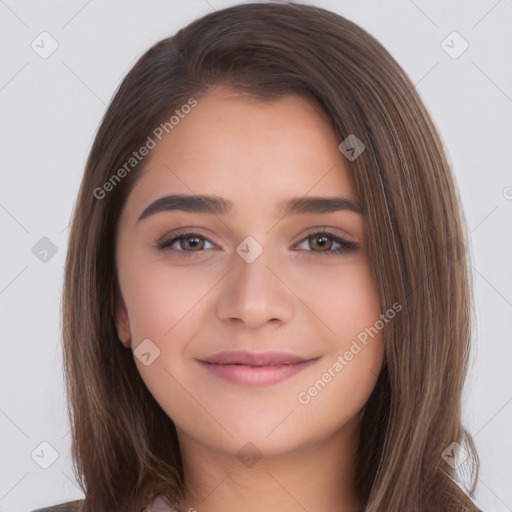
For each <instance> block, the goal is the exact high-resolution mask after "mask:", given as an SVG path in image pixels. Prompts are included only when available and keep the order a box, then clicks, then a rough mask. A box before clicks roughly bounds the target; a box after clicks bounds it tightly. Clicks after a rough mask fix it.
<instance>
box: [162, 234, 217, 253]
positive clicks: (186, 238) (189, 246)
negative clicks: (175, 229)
mask: <svg viewBox="0 0 512 512" xmlns="http://www.w3.org/2000/svg"><path fill="white" fill-rule="evenodd" d="M205 243H209V244H211V245H212V246H213V244H212V243H211V242H210V241H209V240H208V239H206V238H205V237H203V236H201V235H199V234H197V233H187V232H185V233H173V234H172V235H171V236H170V237H166V238H164V239H162V240H160V241H159V242H158V243H157V248H158V249H161V250H173V251H176V252H184V253H186V252H201V251H203V250H204V249H205Z"/></svg>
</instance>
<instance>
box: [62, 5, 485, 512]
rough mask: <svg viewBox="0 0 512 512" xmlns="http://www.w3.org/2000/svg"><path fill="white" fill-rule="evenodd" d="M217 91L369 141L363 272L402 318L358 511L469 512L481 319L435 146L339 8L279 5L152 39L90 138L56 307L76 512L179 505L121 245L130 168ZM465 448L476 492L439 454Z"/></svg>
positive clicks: (372, 404)
mask: <svg viewBox="0 0 512 512" xmlns="http://www.w3.org/2000/svg"><path fill="white" fill-rule="evenodd" d="M218 85H228V86H231V87H234V88H236V89H237V90H240V91H243V92H247V93H250V94H252V95H254V96H255V97H257V98H259V99H262V100H271V99H277V98H280V97H282V96H283V95H287V94H298V95H300V96H302V97H305V98H306V97H307V98H312V99H313V100H314V101H316V102H317V104H318V105H319V106H320V107H321V108H322V109H323V110H324V111H325V113H326V114H327V116H328V117H329V118H330V120H331V122H332V127H333V130H334V131H335V133H336V135H337V137H338V140H339V141H340V142H342V141H343V140H344V139H345V138H346V137H347V136H348V135H350V134H355V135H356V136H357V138H358V139H360V140H361V141H362V142H363V143H364V145H365V150H364V151H363V153H362V154H361V155H360V156H359V157H358V158H356V159H355V160H353V159H347V165H348V167H349V170H350V172H351V173H352V176H353V180H354V183H355V186H356V191H357V194H358V199H359V201H360V203H361V204H362V206H363V211H364V214H365V229H366V236H365V239H366V240H368V253H369V258H370V264H371V267H372V272H373V274H374V278H375V281H376V284H377V287H378V291H379V297H380V301H381V309H382V311H384V310H387V309H388V308H389V307H391V305H392V304H393V303H395V302H399V303H400V304H401V305H402V306H403V309H402V311H401V313H400V315H397V316H396V318H395V319H394V320H393V322H390V323H389V325H388V326H387V327H386V329H384V346H385V361H384V364H383V367H382V371H381V373H380V375H379V377H378V381H377V384H376V386H375V389H374V391H373V393H372V395H371V397H370V399H369V401H368V402H367V404H366V408H365V411H364V416H363V418H362V423H361V441H360V448H359V459H358V466H357V468H356V470H357V475H358V479H359V480H358V483H359V491H360V495H361V498H362V500H363V502H364V503H365V507H366V511H367V512H404V511H408V512H427V511H428V512H431V511H432V510H436V511H439V512H442V511H449V510H467V511H476V510H477V507H476V506H475V505H474V504H473V503H472V501H471V499H470V498H469V496H471V497H474V491H475V488H476V484H477V479H478V468H479V461H478V455H477V453H476V450H475V445H474V443H473V440H472V438H471V436H470V434H469V433H468V432H467V431H466V430H465V428H464V427H463V425H462V423H461V412H462V411H461V395H462V391H463V386H464V382H465V378H466V373H467V369H468V358H469V355H470V339H471V323H472V317H473V314H474V312H473V295H472V293H473V292H472V282H471V273H470V271H469V268H470V259H469V256H468V251H467V250H466V249H467V246H468V240H469V237H468V235H467V227H466V224H465V219H464V214H463V212H462V208H461V204H460V198H459V196H458V192H457V188H456V184H455V180H454V177H453V174H452V171H451V168H450V165H449V162H448V161H447V157H446V155H445V151H444V149H443V145H442V141H441V138H440V136H439V134H438V132H437V130H436V127H435V125H434V124H433V122H432V120H431V118H430V116H429V113H428V112H427V110H426V108H425V106H424V105H423V103H422V101H421V99H420V97H419V95H418V93H417V92H416V90H415V89H414V86H413V84H412V83H411V80H410V79H409V78H408V76H407V75H406V74H405V72H404V71H403V69H402V68H401V67H400V66H399V64H398V63H397V62H396V61H395V60H394V59H393V58H392V57H391V55H390V54H389V53H388V52H387V51H386V50H385V48H384V47H383V46H382V45H381V44H380V43H379V42H378V41H377V40H376V39H374V38H373V37H372V36H371V35H369V34H368V33H367V32H366V31H365V30H363V29H362V28H361V27H359V26H358V25H356V24H354V23H353V22H351V21H349V20H347V19H345V18H343V17H342V16H339V15H337V14H335V13H332V12H329V11H327V10H324V9H321V8H318V7H313V6H309V5H302V4H299V3H281V2H279V3H277V2H275V3H274V2H270V3H250V4H243V5H236V6H233V7H229V8H227V9H223V10H218V11H216V12H212V13H211V14H208V15H206V16H204V17H202V18H200V19H198V20H196V21H194V22H192V23H191V24H190V25H188V26H187V27H185V28H183V29H181V30H179V32H177V33H176V34H175V35H174V36H172V37H169V38H167V39H164V40H162V41H159V42H158V43H156V44H155V45H154V46H153V47H152V48H150V49H149V50H148V51H147V52H146V53H145V54H144V55H143V56H142V57H141V58H140V59H139V60H138V62H137V63H136V64H135V66H134V67H133V68H132V69H131V71H130V72H129V73H128V74H127V76H126V77H125V78H124V80H123V81H122V83H121V85H120V86H119V89H118V90H117V92H116V94H115V97H114V98H113V100H112V102H111V104H110V106H109V108H108V110H107V112H106V113H105V115H104V118H103V120H102V123H101V126H100V127H99V130H98V133H97V135H96V138H95V140H94V143H93V146H92V149H91V152H90V155H89V158H88V160H87V164H86V168H85V173H84V176H83V181H82V183H81V187H80V191H79V195H78V200H77V203H76V207H75V212H74V218H73V222H72V226H71V232H70V238H69V250H68V254H67V260H66V267H65V269H66V270H65V283H64V293H63V307H62V311H63V325H62V328H63V348H64V366H65V373H66V377H67V380H66V382H67V389H66V391H67V399H68V410H69V419H70V422H71V426H72V454H73V461H74V471H75V476H76V477H77V479H78V481H79V483H80V485H81V487H82V489H83V491H84V493H85V495H86V498H85V500H84V502H83V503H82V509H83V510H84V511H85V512H113V511H123V512H125V511H130V512H131V511H133V512H139V511H140V510H142V509H143V508H144V507H145V506H146V505H147V504H148V500H149V497H150V496H152V495H153V494H154V493H157V492H161V493H163V494H164V495H167V496H169V498H170V499H171V500H175V501H178V500H179V498H180V497H181V496H182V495H183V492H184V480H183V466H182V460H181V455H180V450H179V445H178V438H177V434H176V429H175V426H174V423H173V422H172V420H171V419H170V418H169V417H168V416H167V415H166V413H165V412H164V411H163V410H162V409H161V407H160V406H159V405H158V404H157V402H156V401H155V399H154V398H153V397H152V395H151V394H150V393H149V391H148V389H147V388H146V386H145V384H144V382H143V380H142V379H141V377H140V375H139V373H138V371H137V368H136V365H135V363H134V359H133V355H132V353H131V351H130V350H126V349H125V348H124V347H123V345H122V344H121V342H120V341H119V339H118V337H117V332H116V327H115V323H114V317H113V311H114V307H115V304H116V303H117V302H116V301H118V300H121V297H120V294H119V284H118V282H117V275H116V268H115V259H114V254H115V253H114V250H115V240H116V230H117V224H118V219H119V216H120V212H121V209H122V208H123V205H124V203H125V200H126V198H127V196H128V194H129V192H130V190H131V189H132V187H133V186H134V184H135V182H136V180H137V176H138V175H139V174H140V171H141V170H142V168H143V166H144V163H145V161H146V159H145V158H142V159H140V162H137V163H136V164H134V165H133V166H132V167H127V166H126V162H129V161H130V158H131V157H132V156H133V153H134V151H136V150H138V148H140V147H142V146H143V145H144V144H145V143H147V141H148V137H150V136H152V137H153V138H154V134H155V133H156V132H155V128H156V127H158V126H160V125H161V123H165V122H166V120H167V121H168V120H169V118H170V116H172V115H173V113H174V112H175V111H176V109H179V108H180V107H182V106H183V105H186V104H187V103H188V104H190V102H191V99H193V101H198V102H199V103H200V102H201V97H202V96H204V95H205V94H207V93H208V92H209V91H211V90H212V88H213V87H215V86H218ZM169 129H170V126H169V123H168V124H167V130H169ZM152 134H153V135H152ZM132 163H133V162H132ZM123 166H124V167H123ZM122 168H124V170H125V172H124V173H123V172H118V170H119V169H122ZM114 174H116V176H117V177H115V179H114V178H113V175H114ZM108 184H109V185H108ZM452 443H458V444H452ZM459 445H460V446H462V447H463V449H465V452H466V453H467V454H468V455H469V457H468V458H467V460H466V461H465V462H464V463H463V464H462V465H461V466H460V470H461V471H462V470H465V471H466V473H467V474H468V475H469V485H466V484H463V482H462V481H461V475H459V474H458V473H459V472H461V471H456V470H455V469H454V467H452V466H455V464H450V463H448V462H446V459H447V457H444V456H443V454H444V453H445V452H446V450H447V449H448V450H449V451H450V450H453V448H454V447H455V448H458V446H459ZM450 447H451V448H450ZM450 453H451V454H452V455H453V451H452V452H450Z"/></svg>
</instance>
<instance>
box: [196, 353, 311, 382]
mask: <svg viewBox="0 0 512 512" xmlns="http://www.w3.org/2000/svg"><path fill="white" fill-rule="evenodd" d="M315 361H316V359H309V360H308V361H303V362H302V363H296V364H279V365H275V366H245V365H241V364H213V363H205V362H203V361H199V364H200V365H201V366H202V367H203V368H205V369H206V370H207V371H208V372H210V373H211V374H213V375H215V376H216V377H220V378H221V379H224V380H227V381H229V382H232V383H234V384H242V385H245V386H270V385H271V384H277V383H278V382H282V381H284V380H286V379H289V378H290V377H293V376H294V375H296V374H297V373H299V372H301V371H302V370H305V369H306V368H309V367H310V366H311V365H312V364H313V363H314V362H315Z"/></svg>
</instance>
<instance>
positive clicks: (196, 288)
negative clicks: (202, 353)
mask: <svg viewBox="0 0 512 512" xmlns="http://www.w3.org/2000/svg"><path fill="white" fill-rule="evenodd" d="M126 270H127V272H126V280H125V290H123V293H124V296H125V301H126V304H127V307H128V313H129V317H130V328H131V330H132V336H133V339H134V341H135V343H138V342H140V341H141V340H142V339H144V338H150V339H154V340H155V342H156V343H157V344H159V345H160V344H161V343H166V342H167V340H169V339H171V338H172V339H182V338H183V333H182V335H181V336H179V337H177V336H176V332H182V331H183V329H184V328H186V327H187V326H189V327H191V326H194V325H197V315H198V314H199V312H200V310H201V306H202V299H203V298H206V296H207V294H208V292H209V290H211V289H212V288H213V286H214V285H215V282H216V281H217V280H218V277H217V275H212V272H211V271H208V269H204V268H202V269H201V268H199V267H196V268H195V269H187V270H185V269H183V268H181V269H180V268H177V269H171V268H170V267H169V266H167V265H165V264H163V263H161V262H155V263H154V264H149V265H148V264H146V265H133V266H132V267H131V268H127V269H126Z"/></svg>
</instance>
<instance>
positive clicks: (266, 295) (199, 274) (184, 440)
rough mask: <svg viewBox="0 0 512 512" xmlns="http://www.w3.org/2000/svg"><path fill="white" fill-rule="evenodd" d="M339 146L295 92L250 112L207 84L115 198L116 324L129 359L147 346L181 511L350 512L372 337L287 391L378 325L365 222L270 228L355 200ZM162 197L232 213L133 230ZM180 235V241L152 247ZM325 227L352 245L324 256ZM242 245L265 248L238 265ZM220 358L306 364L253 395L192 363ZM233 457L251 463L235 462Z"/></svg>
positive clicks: (331, 216) (160, 217)
mask: <svg viewBox="0 0 512 512" xmlns="http://www.w3.org/2000/svg"><path fill="white" fill-rule="evenodd" d="M340 142H341V141H339V140H337V138H336V136H335V134H334V131H333V129H332V127H331V124H330V122H329V120H328V119H327V118H326V116H325V115H324V114H323V113H322V112H321V111H320V110H319V108H318V107H317V106H316V105H315V104H313V103H311V102H309V101H306V100H305V99H303V98H301V97H299V96H295V95H289V96H285V97H282V98H280V99H279V100H275V101H272V102H263V101H261V100H259V99H256V98H253V97H251V96H248V95H245V94H243V93H240V92H237V91H236V90H234V89H230V88H227V87H217V88H215V89H214V90H213V91H211V92H210V93H208V94H207V95H206V96H204V97H201V98H199V99H198V105H197V106H196V107H195V108H194V109H192V111H191V112H190V113H189V114H188V115H187V116H186V117H185V118H184V119H182V120H181V121H180V123H179V124H178V125H177V126H175V127H174V129H173V130H172V131H170V132H169V133H168V134H166V135H165V137H164V138H163V140H162V141H161V142H160V143H158V145H157V146H156V147H155V148H154V149H152V150H151V152H150V154H149V156H148V158H149V160H148V162H147V167H145V168H144V170H143V172H142V173H141V175H140V177H139V179H138V181H137V182H136V184H135V186H134V188H133V189H132V191H131V193H130V195H129V197H128V199H127V202H126V204H125V207H124V209H123V211H122V215H121V218H120V223H119V229H118V236H117V240H116V265H117V272H118V277H119V282H120V287H121V293H122V301H121V302H120V303H119V304H118V305H117V309H116V325H117V330H118V335H119V339H120V340H121V342H122V343H123V344H124V346H125V347H126V348H130V349H131V350H135V349H136V348H137V346H138V345H139V344H140V343H141V342H142V341H143V340H146V339H149V340H151V343H153V344H154V345H155V346H156V347H158V349H159V350H160V355H159V357H157V358H156V359H155V360H154V361H153V362H152V363H151V364H149V365H148V366H146V365H145V364H143V363H142V362H141V360H140V359H139V358H138V357H136V356H135V355H134V360H135V363H136V365H137V368H138V370H139V372H140V375H141V377H142V379H143V380H144V382H145V384H146V385H147V387H148V389H149V391H150V392H151V393H152V395H153V396H154V397H155V399H156V400H157V402H158V403H159V404H160V406H161V407H162V409H163V410H164V411H165V412H166V413H167V415H168V416H169V417H170V418H171V419H172V420H173V422H174V423H175V425H176V428H177V431H178V436H179V441H180V446H181V450H182V455H183V460H184V470H185V479H186V485H187V495H186V499H185V503H186V505H187V508H188V507H194V508H195V509H196V510H197V511H198V512H234V511H240V510H243V511H244V512H256V511H258V512H261V511H262V510H264V511H266V512H272V511H275V512H277V511H279V512H304V510H309V511H315V512H335V511H336V512H356V511H358V510H360V509H361V505H362V503H361V500H360V497H358V495H357V493H356V492H355V488H354V479H355V470H354V468H355V457H356V454H357V453H356V452H357V445H358V436H359V428H360V419H361V414H362V408H363V407H364V405H365V403H366V401H367V400H368V398H369V396H370V394H371V392H372V390H373V388H374V386H375V383H376V380H377V376H378V374H379V371H380V369H381V366H382V363H383V357H384V347H383V343H382V333H381V332H379V334H378V335H375V336H373V337H372V338H369V342H368V343H367V345H366V346H364V347H363V348H362V350H361V351H360V352H359V353H357V355H354V357H353V358H352V359H351V360H350V361H349V362H348V364H347V365H346V366H344V367H343V370H342V371H339V372H338V373H336V374H335V377H333V378H331V381H330V382H328V383H327V384H326V385H325V387H324V388H323V389H321V391H319V392H318V393H317V394H316V395H315V396H314V397H311V400H310V401H309V402H308V403H307V404H303V403H301V402H300V401H299V400H298V395H299V393H301V392H304V391H305V390H306V391H307V390H308V389H309V388H310V387H311V386H312V385H313V384H314V383H315V382H316V381H318V380H319V379H321V378H322V375H323V374H324V373H325V372H326V371H327V369H328V368H329V367H332V365H333V363H334V362H335V361H336V359H337V357H338V356H339V355H343V354H344V353H345V352H346V351H347V350H349V348H350V345H351V343H352V342H353V340H354V339H356V337H357V336H358V334H360V333H361V332H362V331H364V330H365V328H368V327H370V326H373V325H374V324H375V322H376V321H377V320H378V319H379V316H380V314H381V309H380V303H379V298H378V292H377V288H376V285H375V282H374V279H373V277H372V273H371V269H370V265H369V261H368V255H367V251H366V247H365V240H364V216H363V214H362V213H359V212H355V211H350V210H339V211H334V212H328V213H302V214H295V215H292V216H289V217H283V215H282V213H281V210H280V207H281V202H282V201H286V200H288V199H291V198H296V197H309V196H315V197H316V196H320V197H334V196H336V197H339V196H341V197H345V198H349V199H352V200H354V201H355V200H356V196H355V190H354V186H353V182H352V180H351V177H350V175H349V172H348V169H347V161H346V160H345V157H344V156H343V154H342V153H341V152H340V151H339V149H338V145H339V143H340ZM170 194H187V195H194V194H201V195H202V194H205V195H215V196H219V197H223V198H226V199H228V200H230V201H231V202H232V203H233V209H232V211H231V212H228V213H221V214H213V213H211V212H206V213H197V212H185V211H177V210H173V211H164V212H159V213H155V214H153V215H150V216H147V217H145V218H144V219H142V220H140V221H139V222H137V220H138V218H139V216H140V215H141V213H142V212H143V211H144V210H145V208H146V207H147V206H148V205H149V204H151V203H152V202H153V201H155V200H156V199H159V198H160V197H162V196H166V195H170ZM178 228H186V229H185V231H186V232H192V233H193V235H185V236H184V237H183V238H181V239H178V240H175V241H174V242H173V243H172V245H170V246H168V247H166V248H164V249H158V248H157V243H158V241H159V240H160V239H162V237H166V238H167V239H168V240H172V238H173V236H172V235H173V233H175V232H176V231H177V230H178ZM324 229H328V230H329V231H330V232H332V233H334V234H335V236H337V237H340V238H342V239H345V240H349V241H352V242H355V243H357V244H358V245H359V248H358V249H357V250H355V251H352V252H345V253H341V254H334V253H332V251H334V250H336V249H337V248H339V244H338V243H337V242H336V239H333V238H329V237H328V238H327V239H325V238H323V236H324V235H322V234H320V235H315V236H310V235H312V234H315V233H319V232H320V233H322V230H324ZM198 236H199V238H197V237H198ZM248 236H251V237H253V238H254V240H256V241H257V243H258V244H259V245H260V246H261V248H262V249H263V252H262V253H261V254H260V255H259V257H257V258H256V259H255V260H254V261H253V262H251V263H248V262H247V261H246V260H245V259H243V258H242V257H241V256H239V254H238V253H237V251H236V249H237V247H238V246H239V245H240V244H241V242H242V241H244V240H245V239H246V237H248ZM224 350H247V351H253V352H263V351H267V350H281V351H286V352H290V353H293V354H298V355H300V356H302V357H305V358H308V359H310V358H318V359H316V361H315V362H314V364H312V365H311V366H309V367H308V368H306V369H304V370H303V371H301V372H299V373H298V374H296V375H294V376H293V377H291V378H289V379H287V380H285V381H282V382H279V383H277V384H272V385H268V386H260V387H251V386H245V385H239V384H234V383H231V382H228V381H226V380H223V379H221V378H218V377H216V376H213V375H211V374H210V373H208V372H206V371H205V370H204V368H203V367H202V366H201V365H200V364H199V363H198V362H197V359H204V358H206V357H208V356H211V355H213V354H215V353H218V352H220V351H224ZM247 443H252V444H251V445H248V444H247ZM243 447H245V448H243ZM242 448H243V450H242V453H245V452H247V451H248V452H249V454H251V453H252V454H253V455H254V459H253V461H252V463H250V462H248V459H244V460H242V458H241V456H240V455H237V454H239V451H240V450H241V449H242ZM244 450H245V451H244ZM251 450H252V452H251ZM260 455H261V458H260V459H259V460H257V461H256V463H254V461H255V460H256V459H257V458H258V457H259V456H260ZM187 508H185V510H187Z"/></svg>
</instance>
